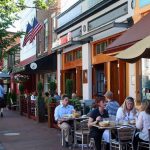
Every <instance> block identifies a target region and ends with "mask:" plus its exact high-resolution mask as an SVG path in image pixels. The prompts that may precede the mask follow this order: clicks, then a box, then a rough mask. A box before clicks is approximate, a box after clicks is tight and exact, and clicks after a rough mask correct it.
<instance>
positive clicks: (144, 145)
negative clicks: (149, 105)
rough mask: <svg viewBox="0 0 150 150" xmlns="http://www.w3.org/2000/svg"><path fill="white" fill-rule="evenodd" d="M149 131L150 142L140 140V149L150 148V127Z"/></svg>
mask: <svg viewBox="0 0 150 150" xmlns="http://www.w3.org/2000/svg"><path fill="white" fill-rule="evenodd" d="M148 133H149V142H138V150H139V149H140V148H146V149H149V150H150V128H149V129H148Z"/></svg>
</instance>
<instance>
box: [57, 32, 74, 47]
mask: <svg viewBox="0 0 150 150" xmlns="http://www.w3.org/2000/svg"><path fill="white" fill-rule="evenodd" d="M70 40H71V32H68V34H67V35H65V36H63V37H61V38H60V39H59V45H63V44H66V43H67V42H69V41H70Z"/></svg>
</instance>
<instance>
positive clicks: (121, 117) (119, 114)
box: [116, 107, 136, 121]
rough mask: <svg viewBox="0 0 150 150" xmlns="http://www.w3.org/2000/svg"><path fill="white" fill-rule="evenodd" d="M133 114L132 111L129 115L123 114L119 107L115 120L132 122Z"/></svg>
mask: <svg viewBox="0 0 150 150" xmlns="http://www.w3.org/2000/svg"><path fill="white" fill-rule="evenodd" d="M135 116H136V115H135V114H134V113H133V111H132V110H131V111H130V113H128V112H125V113H124V112H123V108H122V107H119V108H118V111H117V114H116V120H117V121H118V120H132V119H134V118H135Z"/></svg>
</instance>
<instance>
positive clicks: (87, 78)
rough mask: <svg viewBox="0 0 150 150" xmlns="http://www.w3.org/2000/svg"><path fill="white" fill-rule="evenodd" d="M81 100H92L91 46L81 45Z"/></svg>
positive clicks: (87, 44)
mask: <svg viewBox="0 0 150 150" xmlns="http://www.w3.org/2000/svg"><path fill="white" fill-rule="evenodd" d="M82 70H83V99H92V64H91V45H90V43H86V44H83V45H82Z"/></svg>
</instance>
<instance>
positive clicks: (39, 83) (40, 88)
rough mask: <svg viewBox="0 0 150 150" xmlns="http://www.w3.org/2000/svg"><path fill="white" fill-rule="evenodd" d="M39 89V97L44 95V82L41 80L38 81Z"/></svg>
mask: <svg viewBox="0 0 150 150" xmlns="http://www.w3.org/2000/svg"><path fill="white" fill-rule="evenodd" d="M37 90H38V97H42V91H43V84H42V82H41V81H39V82H38V86H37Z"/></svg>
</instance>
